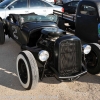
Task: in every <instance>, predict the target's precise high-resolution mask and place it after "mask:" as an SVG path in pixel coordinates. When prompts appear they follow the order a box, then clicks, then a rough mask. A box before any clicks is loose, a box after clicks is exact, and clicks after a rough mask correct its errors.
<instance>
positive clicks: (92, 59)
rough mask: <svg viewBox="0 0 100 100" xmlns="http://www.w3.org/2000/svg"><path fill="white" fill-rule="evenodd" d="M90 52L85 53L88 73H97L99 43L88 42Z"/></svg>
mask: <svg viewBox="0 0 100 100" xmlns="http://www.w3.org/2000/svg"><path fill="white" fill-rule="evenodd" d="M89 45H90V46H91V48H92V49H91V52H90V53H89V54H88V55H85V58H86V64H87V70H88V72H89V73H90V74H98V73H99V72H100V45H99V44H97V43H91V44H89Z"/></svg>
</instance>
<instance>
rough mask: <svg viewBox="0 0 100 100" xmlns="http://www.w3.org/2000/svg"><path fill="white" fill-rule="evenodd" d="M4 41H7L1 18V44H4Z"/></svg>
mask: <svg viewBox="0 0 100 100" xmlns="http://www.w3.org/2000/svg"><path fill="white" fill-rule="evenodd" d="M4 42H5V33H4V28H3V23H2V21H1V20H0V44H4Z"/></svg>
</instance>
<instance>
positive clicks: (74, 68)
mask: <svg viewBox="0 0 100 100" xmlns="http://www.w3.org/2000/svg"><path fill="white" fill-rule="evenodd" d="M58 65H59V71H60V74H61V76H68V75H72V74H75V73H77V72H79V71H80V67H81V43H80V41H79V40H64V41H62V42H61V43H60V45H59V62H58Z"/></svg>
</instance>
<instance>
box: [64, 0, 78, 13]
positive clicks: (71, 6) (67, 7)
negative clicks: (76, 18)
mask: <svg viewBox="0 0 100 100" xmlns="http://www.w3.org/2000/svg"><path fill="white" fill-rule="evenodd" d="M78 3H79V0H77V1H71V2H68V3H65V4H63V5H62V7H63V8H64V12H67V13H69V14H75V12H76V7H77V6H78Z"/></svg>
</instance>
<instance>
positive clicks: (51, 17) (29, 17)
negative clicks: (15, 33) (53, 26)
mask: <svg viewBox="0 0 100 100" xmlns="http://www.w3.org/2000/svg"><path fill="white" fill-rule="evenodd" d="M20 20H21V23H25V22H41V21H52V22H57V15H47V16H43V15H35V14H34V15H24V14H23V15H21V16H20Z"/></svg>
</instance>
